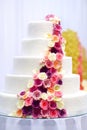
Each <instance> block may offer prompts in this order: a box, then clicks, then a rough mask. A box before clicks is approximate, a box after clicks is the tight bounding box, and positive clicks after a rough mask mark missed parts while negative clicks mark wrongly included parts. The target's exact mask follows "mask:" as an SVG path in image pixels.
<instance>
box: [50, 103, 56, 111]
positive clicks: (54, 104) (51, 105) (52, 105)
mask: <svg viewBox="0 0 87 130" xmlns="http://www.w3.org/2000/svg"><path fill="white" fill-rule="evenodd" d="M49 108H50V109H52V110H55V109H56V108H57V104H56V102H55V101H51V102H49Z"/></svg>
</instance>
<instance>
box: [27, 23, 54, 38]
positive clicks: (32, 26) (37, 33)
mask: <svg viewBox="0 0 87 130" xmlns="http://www.w3.org/2000/svg"><path fill="white" fill-rule="evenodd" d="M52 31H53V24H52V22H49V21H37V22H36V21H35V22H30V23H29V25H28V35H29V37H30V38H43V37H45V36H46V35H47V34H48V33H50V34H52Z"/></svg>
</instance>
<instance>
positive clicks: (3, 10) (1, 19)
mask: <svg viewBox="0 0 87 130" xmlns="http://www.w3.org/2000/svg"><path fill="white" fill-rule="evenodd" d="M47 14H55V15H56V16H58V17H59V18H60V19H61V24H62V28H63V31H65V30H67V29H71V30H74V31H75V32H77V34H78V38H79V40H80V42H81V44H82V45H83V46H84V47H85V48H87V0H0V88H1V89H3V87H4V82H5V81H4V80H5V75H6V74H7V73H9V72H11V71H12V64H13V57H14V56H15V55H19V53H20V46H21V41H22V39H23V38H26V37H27V32H28V23H29V21H32V20H42V19H44V17H45V16H46V15H47ZM76 51H77V50H76Z"/></svg>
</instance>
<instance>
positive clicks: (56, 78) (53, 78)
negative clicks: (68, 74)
mask: <svg viewBox="0 0 87 130" xmlns="http://www.w3.org/2000/svg"><path fill="white" fill-rule="evenodd" d="M50 80H51V82H52V83H56V82H57V80H58V76H57V75H56V74H53V75H52V76H51V78H50Z"/></svg>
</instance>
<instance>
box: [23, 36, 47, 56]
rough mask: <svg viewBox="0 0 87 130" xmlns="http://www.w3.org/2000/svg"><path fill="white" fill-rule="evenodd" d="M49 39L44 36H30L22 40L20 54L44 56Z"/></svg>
mask: <svg viewBox="0 0 87 130" xmlns="http://www.w3.org/2000/svg"><path fill="white" fill-rule="evenodd" d="M48 42H49V40H47V39H45V38H35V39H34V38H32V39H25V40H23V41H22V46H21V55H23V56H31V57H32V56H38V55H39V56H41V57H42V56H44V54H45V51H46V49H47V46H48Z"/></svg>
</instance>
